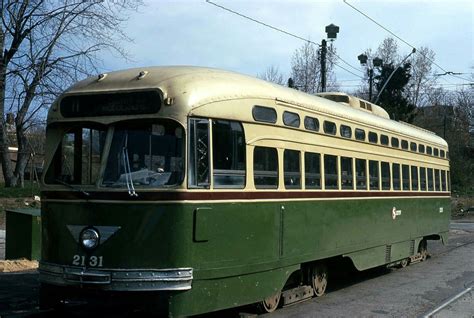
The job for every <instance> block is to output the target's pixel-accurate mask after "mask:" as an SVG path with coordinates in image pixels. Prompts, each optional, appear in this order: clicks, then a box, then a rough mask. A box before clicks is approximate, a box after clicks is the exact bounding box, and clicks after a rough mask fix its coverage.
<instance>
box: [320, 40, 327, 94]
mask: <svg viewBox="0 0 474 318" xmlns="http://www.w3.org/2000/svg"><path fill="white" fill-rule="evenodd" d="M326 53H327V41H326V40H324V39H323V40H322V41H321V92H325V91H326Z"/></svg>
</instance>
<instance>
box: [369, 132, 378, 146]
mask: <svg viewBox="0 0 474 318" xmlns="http://www.w3.org/2000/svg"><path fill="white" fill-rule="evenodd" d="M369 142H371V143H374V144H376V143H377V142H378V136H377V133H374V132H373V131H369Z"/></svg>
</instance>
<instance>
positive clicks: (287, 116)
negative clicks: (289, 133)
mask: <svg viewBox="0 0 474 318" xmlns="http://www.w3.org/2000/svg"><path fill="white" fill-rule="evenodd" d="M283 124H285V126H290V127H297V128H298V127H299V126H300V116H299V115H298V114H296V113H291V112H287V111H285V112H283Z"/></svg>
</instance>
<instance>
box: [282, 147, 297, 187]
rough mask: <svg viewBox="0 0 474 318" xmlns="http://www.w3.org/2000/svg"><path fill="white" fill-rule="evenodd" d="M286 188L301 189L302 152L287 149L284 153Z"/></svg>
mask: <svg viewBox="0 0 474 318" xmlns="http://www.w3.org/2000/svg"><path fill="white" fill-rule="evenodd" d="M283 173H284V179H285V188H287V189H301V169H300V152H299V151H296V150H288V149H286V150H285V152H284V154H283Z"/></svg>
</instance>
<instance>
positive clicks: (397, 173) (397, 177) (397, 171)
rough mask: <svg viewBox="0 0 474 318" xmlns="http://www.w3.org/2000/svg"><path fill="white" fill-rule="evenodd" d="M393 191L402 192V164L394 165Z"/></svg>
mask: <svg viewBox="0 0 474 318" xmlns="http://www.w3.org/2000/svg"><path fill="white" fill-rule="evenodd" d="M392 173H393V190H400V189H401V188H400V164H398V163H394V164H392Z"/></svg>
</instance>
